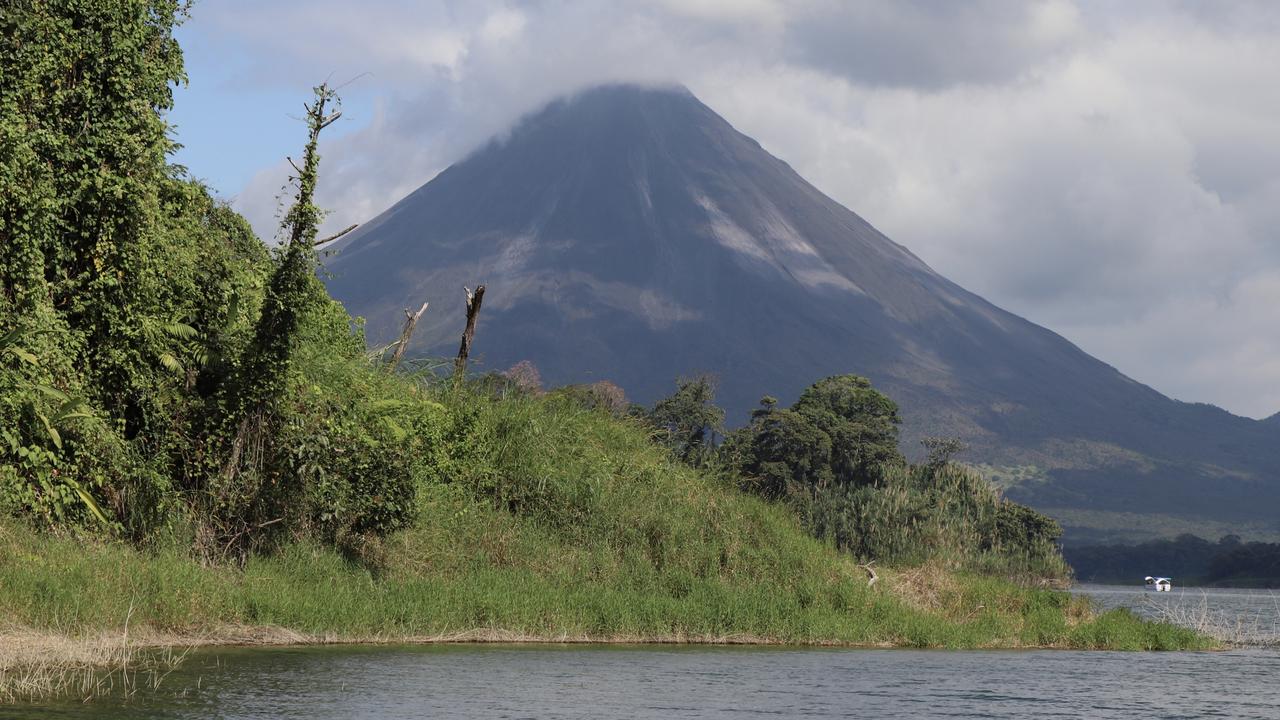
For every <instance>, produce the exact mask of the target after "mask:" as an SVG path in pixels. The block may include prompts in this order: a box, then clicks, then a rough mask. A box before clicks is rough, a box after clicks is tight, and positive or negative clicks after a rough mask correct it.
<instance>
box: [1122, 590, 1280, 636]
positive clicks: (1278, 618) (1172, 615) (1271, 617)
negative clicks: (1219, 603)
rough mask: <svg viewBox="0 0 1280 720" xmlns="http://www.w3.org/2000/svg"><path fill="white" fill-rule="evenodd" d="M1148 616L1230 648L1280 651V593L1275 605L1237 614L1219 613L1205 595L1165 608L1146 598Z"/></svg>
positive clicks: (1153, 599)
mask: <svg viewBox="0 0 1280 720" xmlns="http://www.w3.org/2000/svg"><path fill="white" fill-rule="evenodd" d="M1143 600H1144V610H1145V612H1146V614H1148V615H1150V616H1151V617H1153V618H1155V619H1156V620H1159V621H1162V622H1167V623H1171V624H1173V625H1178V626H1181V627H1185V628H1189V629H1191V630H1194V631H1195V632H1196V633H1198V634H1200V635H1205V636H1207V637H1211V638H1213V639H1214V640H1217V641H1218V642H1221V643H1223V644H1224V645H1226V646H1228V647H1238V648H1261V647H1265V648H1280V593H1276V592H1274V591H1273V592H1272V593H1271V601H1272V606H1271V607H1269V608H1267V607H1262V608H1258V609H1256V610H1254V611H1251V612H1240V613H1235V614H1230V613H1225V612H1222V611H1220V610H1215V609H1213V608H1212V607H1210V605H1209V596H1208V595H1207V594H1204V593H1202V594H1201V597H1200V602H1199V603H1196V604H1188V603H1178V604H1171V605H1162V604H1160V603H1159V602H1157V601H1156V599H1155V598H1152V597H1144V598H1143Z"/></svg>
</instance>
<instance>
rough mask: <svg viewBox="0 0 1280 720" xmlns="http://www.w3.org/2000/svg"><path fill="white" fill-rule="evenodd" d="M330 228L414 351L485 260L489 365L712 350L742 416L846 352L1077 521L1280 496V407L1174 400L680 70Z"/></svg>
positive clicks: (679, 368)
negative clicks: (978, 287) (889, 229)
mask: <svg viewBox="0 0 1280 720" xmlns="http://www.w3.org/2000/svg"><path fill="white" fill-rule="evenodd" d="M338 245H339V246H340V247H339V252H338V253H337V254H336V255H334V256H333V257H332V258H331V259H330V260H329V261H328V263H327V265H328V268H327V269H328V270H329V271H330V272H331V273H332V278H330V279H329V280H328V284H329V287H330V290H331V291H332V293H333V294H334V296H335V297H337V298H339V299H341V300H342V301H343V302H345V303H346V305H347V307H348V308H349V309H350V310H351V311H353V312H354V313H356V314H359V315H363V316H365V317H366V318H367V319H368V333H369V337H370V339H371V341H378V342H381V341H387V340H389V339H391V338H393V337H394V336H395V334H396V331H397V329H398V325H399V321H400V317H401V309H402V308H405V307H417V306H418V305H419V304H421V302H423V301H424V300H426V301H430V302H431V310H430V312H429V313H428V315H427V316H426V317H424V320H423V322H422V323H421V324H420V325H419V329H418V335H417V338H416V339H417V341H418V348H417V350H418V352H420V353H426V354H432V355H447V354H449V353H451V352H453V350H454V345H455V344H456V341H457V337H456V336H457V334H458V332H459V329H460V323H461V310H460V303H461V286H462V285H463V284H464V283H465V284H473V283H476V282H484V283H486V284H487V285H488V294H487V295H486V299H485V305H484V311H483V313H482V314H481V318H480V328H479V331H478V334H477V340H476V352H477V353H479V354H480V355H481V356H482V360H483V362H484V366H485V367H487V368H490V369H494V370H501V369H504V368H506V367H508V366H510V365H512V364H514V363H516V362H518V361H520V360H525V359H528V360H531V361H533V362H534V363H535V364H536V365H537V367H538V368H539V370H540V371H541V373H542V376H543V377H544V379H545V380H547V381H548V382H549V383H552V384H562V383H570V382H589V381H593V380H598V379H610V380H613V381H615V382H617V383H618V384H619V385H621V386H622V387H623V388H625V389H626V390H627V392H628V394H629V395H630V396H631V397H632V399H635V400H638V401H643V402H649V401H652V400H654V399H655V398H657V397H659V396H661V395H663V394H665V393H666V392H668V391H669V390H670V389H671V387H672V381H673V379H674V378H675V377H676V376H677V375H681V374H689V373H692V372H697V371H709V372H713V373H716V374H717V375H718V376H719V378H720V398H721V400H722V402H723V404H724V405H725V406H726V407H727V408H728V409H729V411H730V418H731V420H732V421H734V422H737V423H740V422H743V421H745V419H746V413H747V411H748V410H749V409H750V408H751V407H752V406H753V405H754V404H755V403H756V402H757V401H758V399H759V398H760V396H761V395H763V394H766V393H768V394H772V395H775V396H778V397H780V398H782V399H783V400H784V401H786V400H788V399H790V398H794V397H795V396H796V395H797V394H798V393H799V391H800V390H801V389H802V388H804V387H805V386H806V385H808V384H809V383H811V382H813V381H815V380H816V379H818V378H820V377H822V376H825V375H829V374H834V373H844V372H856V373H860V374H863V375H867V376H869V377H870V378H871V379H872V380H873V381H874V382H875V384H876V385H877V386H878V387H880V388H882V389H884V390H885V391H886V392H887V393H888V394H889V395H890V396H891V397H893V398H894V399H895V400H897V402H898V403H899V405H900V406H901V408H902V414H903V418H904V436H903V445H904V450H905V451H907V452H908V453H909V454H917V451H918V440H919V439H920V438H921V437H923V436H927V435H947V436H959V437H961V438H963V439H964V440H965V441H966V442H967V443H969V444H970V446H971V450H970V451H969V452H968V453H967V454H966V455H964V456H963V459H965V460H968V461H972V462H975V463H984V464H987V465H989V466H990V467H989V468H988V471H989V472H991V473H992V475H993V477H995V478H997V479H998V480H999V481H1000V482H1002V483H1003V484H1005V485H1008V486H1009V487H1010V489H1009V494H1010V495H1011V496H1012V497H1015V498H1017V499H1019V500H1023V501H1025V502H1028V503H1030V504H1032V505H1035V506H1038V507H1041V508H1045V509H1049V510H1050V511H1051V512H1055V513H1057V514H1059V516H1060V517H1063V518H1064V519H1066V520H1067V522H1068V525H1069V526H1070V532H1072V533H1075V535H1076V536H1078V537H1083V536H1084V534H1086V533H1088V534H1093V535H1098V534H1106V533H1111V534H1112V535H1124V534H1126V533H1127V532H1128V531H1129V530H1135V531H1138V532H1142V533H1150V532H1152V530H1153V527H1141V526H1142V525H1143V524H1142V523H1138V525H1139V526H1140V527H1136V528H1127V527H1125V526H1124V523H1122V524H1121V525H1120V526H1117V525H1116V522H1115V518H1116V517H1123V516H1115V515H1113V514H1114V513H1142V514H1150V513H1161V514H1164V515H1168V516H1174V517H1178V518H1182V519H1184V520H1185V521H1186V522H1187V523H1192V524H1194V523H1195V522H1199V521H1212V522H1218V523H1221V522H1229V523H1245V524H1246V525H1242V527H1248V526H1249V525H1247V524H1249V523H1252V524H1253V525H1258V524H1268V523H1276V522H1277V521H1276V518H1275V516H1276V515H1278V514H1280V513H1276V512H1275V509H1276V508H1277V507H1280V443H1277V442H1275V440H1276V433H1275V427H1276V426H1277V425H1280V420H1277V419H1276V417H1273V418H1270V419H1268V420H1267V421H1256V420H1252V419H1248V418H1242V417H1238V416H1235V415H1231V414H1230V413H1227V412H1226V411H1224V410H1221V409H1219V408H1216V407H1213V406H1208V405H1200V404H1188V403H1181V402H1177V401H1174V400H1171V399H1169V398H1167V397H1165V396H1163V395H1161V394H1160V393H1158V392H1156V391H1155V390H1153V389H1151V388H1150V387H1147V386H1145V385H1143V384H1141V383H1139V382H1136V381H1134V380H1132V379H1130V378H1128V377H1125V376H1124V375H1122V374H1120V373H1119V372H1117V371H1116V370H1115V369H1114V368H1112V367H1111V366H1109V365H1107V364H1105V363H1102V362H1100V361H1098V360H1096V359H1094V358H1092V357H1090V356H1089V355H1087V354H1085V353H1084V352H1082V351H1081V350H1080V349H1079V348H1077V347H1076V346H1074V345H1072V344H1071V343H1070V342H1068V341H1067V340H1065V339H1063V338H1062V337H1060V336H1058V335H1056V334H1055V333H1053V332H1050V331H1049V330H1046V329H1044V328H1042V327H1039V326H1037V325H1034V324H1032V323H1030V322H1028V321H1026V320H1024V319H1022V318H1020V317H1017V316H1015V315H1013V314H1011V313H1008V312H1005V311H1004V310H1001V309H1000V308H998V307H995V306H994V305H992V304H990V303H988V302H987V301H985V300H983V299H982V298H980V297H978V296H977V295H974V294H973V293H970V292H968V291H967V290H965V289H963V288H961V287H959V286H958V285H956V284H955V283H952V282H951V281H949V280H947V279H946V278H944V277H942V276H941V275H939V274H937V273H936V272H934V271H933V270H932V269H931V268H929V267H928V266H927V265H926V264H925V263H924V262H922V261H921V260H920V259H919V258H917V257H916V256H915V255H913V254H912V253H911V252H909V251H908V250H907V249H906V248H904V247H902V246H901V245H898V244H897V243H894V242H893V241H891V240H890V239H889V238H887V237H885V236H884V235H883V234H882V233H880V232H879V231H877V230H876V229H875V228H874V227H872V226H871V225H870V224H869V223H867V222H866V221H865V220H863V219H862V218H861V217H859V216H858V215H856V214H854V213H853V212H851V211H849V210H848V209H846V208H845V207H843V206H841V205H840V204H839V203H836V202H835V201H834V200H832V199H831V198H828V197H827V196H826V195H823V194H822V193H821V192H820V191H818V190H817V189H816V188H814V187H813V186H812V185H810V184H809V183H808V182H806V181H805V180H804V179H803V178H801V177H800V176H799V175H797V174H796V173H795V172H794V171H793V170H792V169H791V167H790V166H788V165H787V164H786V163H785V162H783V161H781V160H779V159H777V158H775V157H773V156H772V155H770V154H769V153H767V152H765V151H764V150H763V149H762V148H761V147H760V145H759V143H757V142H756V141H754V140H752V139H751V138H749V137H747V136H745V135H743V134H741V133H739V132H737V131H736V130H734V129H733V128H732V127H731V126H730V125H729V124H728V123H727V122H725V121H724V119H722V118H721V117H720V116H719V115H717V114H716V113H715V112H713V111H712V110H711V109H710V108H708V107H707V106H706V105H704V104H702V103H701V102H700V101H698V99H697V98H695V97H694V96H693V95H692V94H691V93H689V92H688V91H687V90H685V89H683V88H645V87H637V86H628V85H612V86H605V87H601V88H597V89H594V90H590V91H587V92H584V93H581V94H578V95H576V96H574V97H572V98H568V99H563V100H558V101H556V102H553V103H551V104H550V105H548V106H547V107H546V108H545V109H543V110H541V111H540V112H537V113H535V114H533V115H531V116H529V117H527V118H525V119H524V120H523V121H522V122H521V123H519V125H518V126H517V127H516V128H515V129H514V130H513V131H512V132H511V134H510V136H509V137H507V138H506V139H504V140H502V141H494V142H492V143H490V144H489V145H487V146H485V147H483V148H481V149H480V150H478V151H476V152H475V153H473V154H472V155H471V156H470V157H468V158H466V159H465V160H463V161H462V162H459V163H457V164H456V165H454V166H452V167H450V168H448V169H447V170H445V171H444V172H442V173H440V175H438V176H437V177H436V178H435V179H433V180H432V181H431V182H429V183H427V184H426V185H424V186H422V187H421V188H419V189H417V190H415V191H414V192H413V193H411V194H410V195H408V196H407V197H405V198H404V199H402V200H400V201H399V202H398V203H396V204H395V205H394V206H393V207H391V208H390V209H389V210H387V211H386V212H384V213H382V214H381V215H379V216H378V217H377V218H375V219H373V220H372V221H370V222H368V223H366V224H365V225H364V226H362V227H361V228H360V229H358V230H356V231H355V232H353V233H351V234H350V235H349V236H348V237H347V238H344V239H343V240H341V241H339V242H338ZM1128 524H1130V525H1132V524H1133V523H1128ZM1180 527H1186V525H1181V526H1180ZM1276 527H1277V528H1280V525H1276ZM1156 530H1157V531H1159V528H1156ZM1246 534H1247V533H1246Z"/></svg>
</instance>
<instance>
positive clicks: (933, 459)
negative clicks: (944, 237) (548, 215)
mask: <svg viewBox="0 0 1280 720" xmlns="http://www.w3.org/2000/svg"><path fill="white" fill-rule="evenodd" d="M920 444H921V445H923V446H924V448H925V450H927V451H928V452H929V455H928V457H927V458H926V459H925V461H924V464H925V465H927V466H928V467H931V468H939V467H942V466H943V465H946V464H947V463H949V462H951V458H952V457H954V456H956V455H957V454H959V453H962V452H964V451H965V450H968V449H969V446H968V445H966V444H965V443H964V441H963V440H961V439H960V438H954V437H927V438H923V439H921V440H920Z"/></svg>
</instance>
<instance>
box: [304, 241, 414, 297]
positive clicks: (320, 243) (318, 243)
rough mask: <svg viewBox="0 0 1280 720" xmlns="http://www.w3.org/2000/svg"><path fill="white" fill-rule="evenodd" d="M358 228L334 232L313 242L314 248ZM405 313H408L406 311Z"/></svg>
mask: <svg viewBox="0 0 1280 720" xmlns="http://www.w3.org/2000/svg"><path fill="white" fill-rule="evenodd" d="M358 227H360V223H355V224H353V225H351V226H350V227H347V228H345V229H343V230H341V231H340V232H336V233H334V234H333V235H330V236H329V237H327V238H324V239H323V240H317V241H316V242H315V246H316V247H319V246H321V245H324V244H325V243H331V242H333V241H334V240H337V239H338V238H340V237H342V236H343V235H346V234H347V233H349V232H351V231H352V230H355V229H356V228H358ZM406 312H408V311H406Z"/></svg>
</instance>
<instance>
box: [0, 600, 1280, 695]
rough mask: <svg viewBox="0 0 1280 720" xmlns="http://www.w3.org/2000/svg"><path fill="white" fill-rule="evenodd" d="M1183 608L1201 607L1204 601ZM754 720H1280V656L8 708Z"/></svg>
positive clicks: (880, 653) (625, 670)
mask: <svg viewBox="0 0 1280 720" xmlns="http://www.w3.org/2000/svg"><path fill="white" fill-rule="evenodd" d="M1086 591H1089V592H1091V594H1092V593H1097V594H1098V595H1099V599H1100V602H1103V603H1106V604H1109V605H1115V604H1120V603H1123V601H1124V598H1123V597H1122V596H1124V595H1125V594H1126V592H1127V591H1125V590H1123V589H1107V588H1100V589H1098V588H1095V589H1093V590H1089V589H1086ZM1211 592H1219V591H1211ZM1108 593H1109V594H1108ZM1228 594H1229V595H1232V596H1233V597H1234V596H1236V595H1239V594H1240V593H1238V592H1236V591H1233V592H1231V593H1228ZM1173 595H1174V597H1177V594H1176V593H1175V594H1173ZM1243 595H1244V596H1246V597H1244V598H1243V599H1240V598H1236V599H1234V600H1230V601H1229V602H1241V603H1245V604H1252V603H1255V602H1256V603H1257V604H1258V605H1259V606H1262V604H1263V600H1264V599H1265V600H1267V601H1270V600H1271V599H1272V598H1273V597H1274V596H1273V595H1271V594H1270V593H1265V592H1264V593H1243ZM1181 597H1182V599H1183V600H1185V601H1194V602H1197V603H1199V602H1201V597H1200V596H1199V595H1198V594H1195V595H1193V594H1188V593H1183V594H1182V595H1181ZM1144 598H1145V596H1143V595H1140V594H1138V593H1132V599H1133V600H1134V601H1135V603H1134V604H1138V603H1145V599H1144ZM1211 600H1212V598H1211ZM1163 601H1164V602H1171V601H1172V599H1164V600H1163ZM756 716H771V717H812V718H828V717H830V718H835V717H868V718H918V717H947V718H1026V717H1035V718H1053V717H1062V718H1067V717H1073V718H1074V717H1089V718H1133V717H1139V716H1146V717H1160V718H1198V717H1232V718H1267V719H1268V720H1275V719H1276V718H1280V652H1277V651H1275V650H1239V651H1231V652H1207V653H1201V652H1197V653H1112V652H1067V651H1017V652H1006V651H918V650H849V649H810V648H791V649H788V648H749V647H660V646H659V647H655V646H637V647H627V646H434V647H380V648H373V647H360V648H352V647H327V648H272V649H220V650H208V651H202V652H200V653H196V654H193V655H192V656H190V657H188V659H187V661H186V662H185V663H184V664H183V665H182V666H181V667H180V668H179V669H178V670H177V671H175V672H174V673H173V674H171V675H170V676H169V677H167V678H166V679H165V680H164V682H163V684H162V685H161V687H160V688H159V690H158V691H155V692H152V691H143V692H140V693H138V694H137V695H135V696H134V697H132V698H130V699H127V700H120V699H112V698H104V699H102V700H99V701H95V702H94V703H91V704H81V703H60V704H55V705H46V706H39V707H34V706H27V707H24V708H0V717H6V718H7V717H13V718H77V719H79V718H84V719H88V718H93V719H95V720H102V719H106V718H113V719H114V718H182V719H186V718H227V719H228V720H240V719H248V718H286V719H287V718H298V719H305V720H327V719H329V718H334V719H336V718H443V717H457V718H731V717H733V718H736V717H756Z"/></svg>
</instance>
